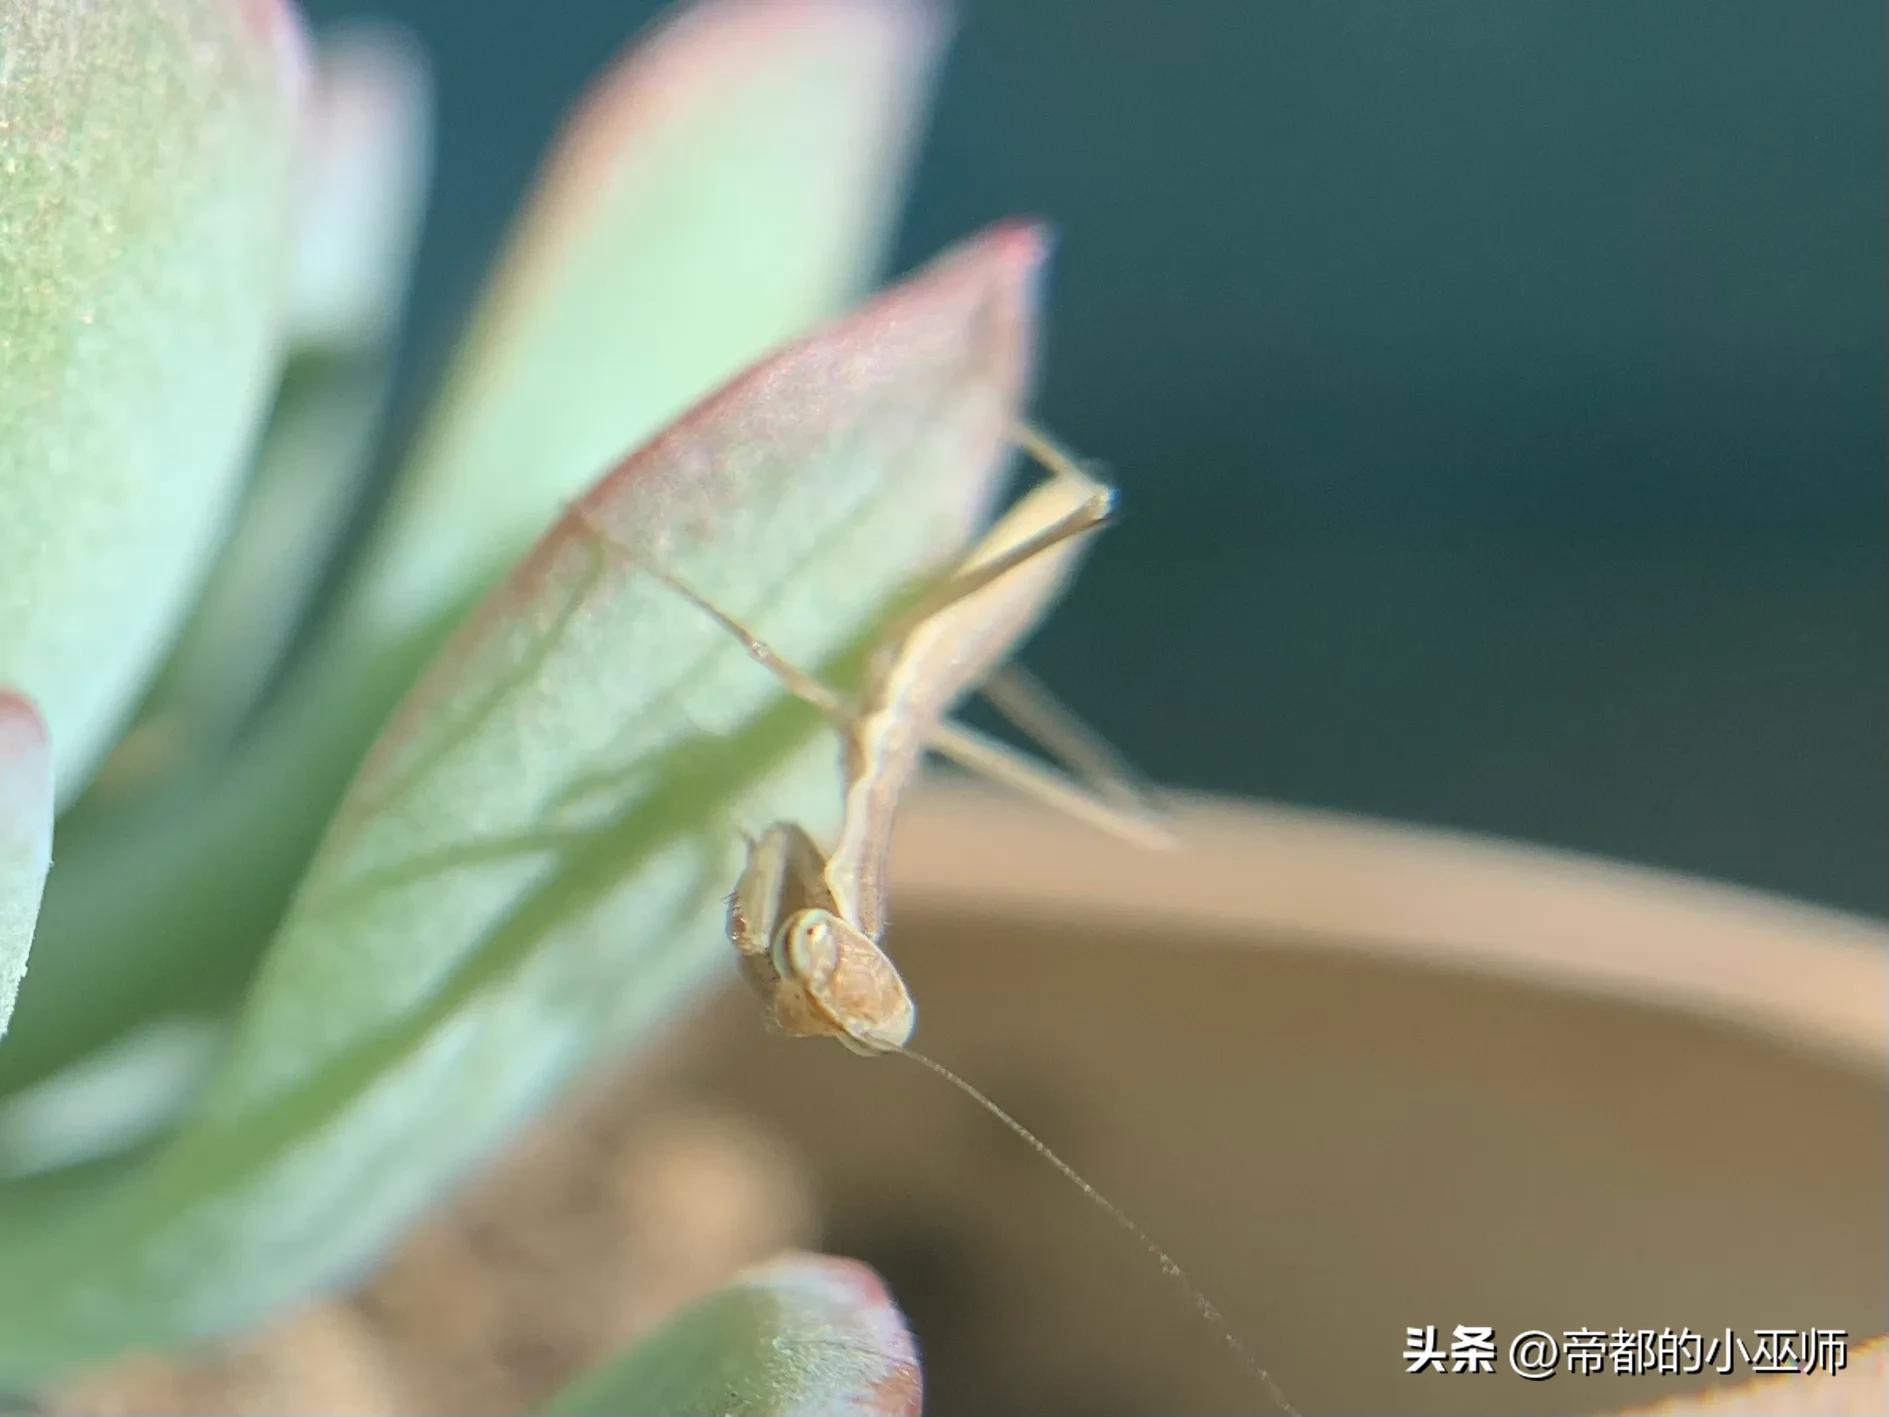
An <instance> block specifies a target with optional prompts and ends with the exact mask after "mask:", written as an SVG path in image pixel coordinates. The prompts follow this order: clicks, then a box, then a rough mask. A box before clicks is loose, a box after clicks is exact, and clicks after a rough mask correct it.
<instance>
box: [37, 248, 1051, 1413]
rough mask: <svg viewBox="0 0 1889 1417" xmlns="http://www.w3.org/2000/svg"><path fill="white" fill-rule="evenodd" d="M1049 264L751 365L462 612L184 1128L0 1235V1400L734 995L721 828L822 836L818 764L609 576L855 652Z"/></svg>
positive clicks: (951, 482)
mask: <svg viewBox="0 0 1889 1417" xmlns="http://www.w3.org/2000/svg"><path fill="white" fill-rule="evenodd" d="M1041 258H1042V240H1041V237H1040V235H1039V234H1038V233H1037V232H1035V231H1034V230H1032V229H1029V228H1024V227H1009V228H1003V229H1000V230H998V231H996V232H994V233H992V234H990V235H988V236H986V237H985V238H983V239H982V240H981V241H978V242H976V243H974V244H972V245H970V246H968V247H966V248H963V249H961V250H959V251H957V252H955V253H953V254H952V255H950V256H947V257H946V258H943V259H942V260H940V261H939V262H937V263H936V264H934V265H933V266H932V267H930V268H928V269H927V270H926V271H925V272H923V273H921V274H920V275H919V276H917V277H915V278H914V279H913V280H911V281H909V282H908V283H906V284H905V285H903V286H901V287H899V288H898V289H896V290H895V291H893V292H891V293H890V294H888V295H886V296H884V297H882V298H880V299H879V300H877V301H875V302H874V303H872V304H871V305H869V306H868V307H866V309H865V310H864V311H862V312H861V313H860V314H858V315H857V316H855V317H854V318H852V319H851V320H849V321H847V322H844V323H842V324H840V325H838V326H836V327H834V328H832V329H830V330H828V331H826V332H824V333H822V334H821V335H818V336H816V337H814V338H812V339H810V340H807V341H805V342H802V343H800V344H796V345H793V346H790V347H788V348H787V349H786V350H784V351H782V352H781V353H780V354H778V355H777V356H775V357H774V358H772V359H770V360H768V361H766V362H764V363H763V364H761V365H759V366H757V367H756V368H755V369H753V370H751V371H749V372H748V373H747V374H746V375H744V376H743V377H742V378H740V379H739V380H737V381H736V382H735V383H733V384H731V385H729V386H728V387H727V388H725V389H724V390H723V391H721V392H720V393H719V394H717V395H715V396H714V397H713V398H711V399H710V400H709V401H707V402H706V403H704V404H702V405H700V406H699V407H698V408H696V409H695V410H694V411H693V412H692V413H690V414H689V415H688V416H687V417H686V418H684V419H683V420H681V421H680V422H679V423H677V424H675V425H673V426H672V427H671V428H669V429H668V430H667V431H665V432H664V433H663V434H662V435H661V436H660V437H658V438H656V439H655V440H654V441H652V442H651V443H649V444H648V445H647V446H645V447H644V448H643V449H642V450H641V451H639V452H638V453H636V454H635V455H634V456H632V457H631V458H629V459H628V460H626V461H625V462H624V463H623V464H622V465H621V466H619V467H618V468H617V469H616V470H615V471H614V472H613V473H611V474H610V475H609V476H608V477H607V478H605V479H604V480H603V481H602V482H601V483H599V484H598V485H597V486H596V487H595V488H593V489H592V490H591V492H590V493H588V494H587V495H586V496H585V498H584V499H583V501H582V503H581V504H580V505H579V506H578V507H577V508H574V509H573V510H572V511H570V512H569V513H567V515H566V516H565V517H564V518H563V519H562V520H561V521H560V522H559V523H558V525H557V526H556V527H555V528H554V529H553V530H552V531H551V532H550V533H549V534H548V535H547V536H546V537H545V538H544V539H543V540H542V541H541V542H540V543H539V545H538V546H537V548H536V549H535V550H534V551H533V552H532V553H531V555H530V556H529V557H527V558H526V560H525V561H524V562H523V563H522V564H521V565H520V566H519V567H518V568H517V570H516V571H515V572H514V573H513V574H512V576H511V577H510V578H509V579H508V580H507V581H506V582H505V583H504V584H503V585H502V586H501V587H500V588H499V589H498V590H496V591H495V592H494V593H493V594H492V595H491V596H489V597H488V598H487V600H486V601H485V603H484V604H483V605H482V606H481V607H480V609H479V610H478V612H477V613H476V614H475V615H474V616H473V617H472V619H471V620H470V621H469V622H468V623H467V624H466V625H465V626H463V627H462V629H461V630H460V632H459V633H458V634H456V635H455V636H454V637H453V639H452V640H451V642H450V643H449V644H448V645H447V647H446V649H445V650H444V651H443V652H442V654H441V655H440V656H439V657H438V658H437V659H436V660H435V662H434V663H433V665H432V666H431V668H430V669H429V670H428V672H427V673H426V674H425V675H424V676H423V677H422V679H421V680H420V682H419V683H418V684H417V685H416V686H415V687H414V689H413V691H412V692H411V693H410V694H409V695H408V696H407V699H406V701H405V702H404V703H403V705H402V706H401V708H400V710H399V712H398V713H397V714H396V715H395V716H394V718H393V719H392V721H391V722H390V723H389V725H388V727H387V730H386V732H385V733H384V734H383V736H382V739H381V741H380V743H379V744H378V745H377V746H376V748H375V750H374V751H373V753H372V754H371V755H370V756H369V759H368V761H367V763H366V764H365V765H364V766H363V768H362V771H361V774H360V776H359V777H358V778H357V780H356V781H355V783H354V785H353V787H352V788H351V789H350V791H349V793H348V796H347V800H346V801H345V803H344V804H343V806H342V809H341V811H340V813H339V815H338V816H337V818H336V820H335V822H334V824H333V826H332V828H331V829H330V831H329V834H328V837H327V839H326V841H325V842H324V844H323V846H322V849H321V851H320V853H319V854H318V856H317V857H316V859H315V862H314V865H313V867H312V868H311V870H310V873H309V876H308V878H307V880H306V882H305V883H304V886H303V888H302V890H301V891H300V892H299V893H298V895H297V898H296V902H295V904H294V906H293V908H292V909H291V911H290V913H289V915H288V917H287V919H286V920H285V922H284V925H283V929H282V932H281V934H280V936H279V937H278V939H277V941H276V943H275V945H274V947H273V948H272V950H271V952H270V954H269V957H268V959H267V960H266V962H265V966H264V968H263V970H262V971H261V973H260V975H259V977H258V978H257V980H256V984H255V988H254V990H253V992H252V994H251V997H250V999H249V1001H248V1004H247V1006H246V1007H245V1009H244V1011H243V1014H242V1016H241V1018H240V1020H239V1028H238V1034H237V1037H236V1039H235V1042H234V1044H233V1046H232V1048H231V1050H230V1054H229V1056H228V1058H227V1060H226V1062H225V1064H224V1067H223V1069H222V1073H221V1076H220V1078H219V1079H218V1081H217V1082H216V1083H215V1084H214V1085H213V1086H212V1087H211V1089H210V1093H209V1097H208V1100H207V1104H206V1106H205V1107H204V1108H203V1109H202V1111H201V1112H200V1113H199V1114H198V1115H197V1117H196V1118H195V1119H194V1121H193V1122H192V1123H191V1124H190V1125H189V1126H187V1127H186V1128H185V1129H184V1131H182V1132H181V1133H180V1134H179V1135H178V1137H177V1138H176V1140H175V1141H174V1142H172V1143H171V1144H170V1146H169V1147H168V1148H167V1149H166V1150H165V1151H164V1152H162V1153H161V1154H159V1155H158V1156H157V1157H156V1158H155V1159H154V1160H153V1161H152V1162H150V1163H149V1164H148V1165H146V1166H145V1167H143V1168H141V1169H139V1170H137V1171H135V1172H133V1173H132V1174H131V1175H130V1176H129V1177H128V1178H127V1179H126V1180H125V1181H124V1182H123V1183H122V1184H121V1185H120V1186H119V1188H118V1189H117V1190H116V1191H115V1192H114V1193H112V1194H111V1195H110V1196H109V1197H107V1198H106V1199H104V1200H102V1201H100V1202H99V1203H96V1204H91V1205H86V1206H82V1207H75V1208H73V1209H72V1210H71V1211H69V1212H68V1213H66V1214H64V1215H61V1216H56V1217H49V1216H47V1214H46V1213H45V1212H44V1211H43V1210H41V1209H38V1208H36V1207H29V1208H28V1209H27V1210H26V1211H24V1212H22V1213H21V1214H20V1215H18V1216H16V1215H14V1214H12V1213H9V1212H6V1211H4V1210H0V1253H4V1254H5V1256H6V1263H5V1265H4V1266H0V1381H8V1380H13V1381H20V1380H32V1379H34V1378H36V1377H38V1376H40V1375H43V1374H44V1373H45V1372H46V1371H47V1370H48V1369H49V1368H52V1367H55V1366H58V1365H64V1364H70V1363H75V1362H78V1361H81V1360H86V1359H91V1358H96V1357H99V1356H103V1355H105V1354H107V1353H109V1352H111V1351H113V1350H115V1349H117V1348H119V1347H121V1346H124V1345H126V1344H129V1343H133V1342H144V1341H153V1340H156V1341H173V1340H177V1339H182V1338H186V1337H190V1336H193V1335H197V1334H201V1333H206V1332H210V1331H214V1330H217V1329H220V1328H223V1327H226V1326H228V1325H231V1324H234V1323H238V1322H249V1321H252V1320H253V1319H254V1317H255V1315H256V1314H257V1312H258V1310H259V1309H263V1308H266V1307H268V1306H272V1305H275V1304H279V1303H281V1302H284V1301H287V1300H290V1299H293V1298H295V1297H297V1296H298V1295H301V1294H303V1293H306V1292H307V1291H308V1290H309V1289H310V1288H311V1287H315V1286H318V1285H321V1284H326V1283H331V1282H335V1281H338V1280H341V1279H344V1278H346V1277H347V1276H348V1275H349V1274H351V1273H353V1272H354V1271H355V1270H357V1269H358V1268H359V1267H360V1266H361V1265H362V1264H364V1263H366V1262H367V1261H368V1260H369V1259H370V1257H371V1256H373V1255H374V1254H375V1253H377V1252H378V1251H379V1250H380V1249H381V1248H382V1247H383V1246H384V1245H386V1244H387V1243H388V1242H389V1240H390V1239H391V1238H392V1237H393V1235H394V1234H395V1233H396V1231H397V1230H398V1228H399V1227H400V1226H401V1225H402V1224H404V1223H405V1222H406V1221H407V1220H408V1219H409V1218H410V1217H411V1216H413V1215H414V1214H415V1213H416V1212H417V1211H418V1210H419V1209H420V1208H421V1207H423V1206H424V1205H425V1204H427V1202H428V1201H430V1200H431V1199H432V1198H433V1197H434V1196H436V1195H437V1194H438V1193H439V1191H440V1190H441V1189H442V1188H443V1187H445V1186H446V1185H448V1184H449V1183H450V1182H451V1181H452V1180H453V1179H454V1178H455V1177H457V1176H458V1175H460V1174H461V1173H462V1172H463V1170H464V1169H465V1168H466V1166H467V1165H469V1164H470V1163H471V1162H473V1161H474V1160H476V1159H477V1158H478V1157H480V1156H481V1155H483V1154H484V1153H486V1152H487V1151H488V1150H489V1148H490V1147H491V1146H492V1145H493V1144H494V1143H495V1142H497V1141H498V1140H499V1139H500V1138H501V1137H502V1136H503V1135H504V1134H505V1132H506V1131H507V1130H508V1129H509V1128H510V1127H511V1126H513V1125H514V1124H515V1123H516V1122H518V1121H519V1120H520V1119H521V1118H523V1117H524V1116H525V1115H527V1114H528V1113H529V1112H530V1111H531V1110H532V1109H533V1108H534V1107H535V1106H536V1105H537V1104H538V1103H539V1102H540V1101H541V1100H542V1099H544V1098H545V1097H546V1095H547V1094H548V1093H549V1092H550V1091H551V1090H552V1089H553V1088H554V1087H555V1086H556V1084H557V1083H558V1082H559V1081H560V1080H561V1079H562V1078H563V1077H565V1076H566V1075H567V1074H568V1073H569V1072H570V1071H571V1069H572V1068H574V1067H576V1066H577V1065H579V1064H581V1063H582V1062H584V1061H585V1060H586V1059H587V1058H588V1057H589V1056H590V1055H591V1054H592V1053H593V1052H594V1051H595V1050H596V1049H597V1048H598V1047H600V1046H603V1045H606V1044H621V1043H626V1042H628V1043H635V1042H638V1041H641V1040H643V1039H645V1038H647V1037H648V1036H649V1035H650V1033H651V1031H652V1030H653V1029H654V1028H655V1027H657V1026H659V1025H667V1024H673V1023H674V1022H675V1021H676V1020H677V1019H678V1017H679V1015H680V1011H681V1010H682V1009H683V1008H684V1007H685V1006H686V1004H687V1003H688V1002H689V1000H690V999H691V997H692V996H693V995H694V994H696V993H697V992H698V991H700V990H701V989H702V988H703V987H705V986H706V985H707V983H709V982H710V981H711V980H712V979H714V978H715V977H717V976H719V975H722V974H723V973H724V971H725V970H726V968H727V945H726V943H725V941H724V940H723V939H722V935H721V930H722V919H721V917H722V898H723V895H724V893H725V892H726V891H727V889H728V885H729V882H730V881H731V880H732V879H733V876H734V872H735V870H736V868H737V866H738V863H739V857H740V839H739V835H738V832H737V827H738V826H739V825H742V824H747V825H757V824H761V823H765V822H766V821H768V820H771V819H773V818H775V817H777V816H786V815H791V816H793V817H796V818H799V819H801V820H804V821H807V822H808V823H809V824H811V825H812V826H813V827H814V828H816V829H820V828H822V827H824V826H825V825H826V824H828V823H830V822H831V820H832V819H833V817H834V816H835V815H836V810H837V806H838V790H837V785H836V781H835V762H836V759H837V756H838V749H837V745H836V744H835V742H834V741H833V739H832V735H831V733H830V732H829V731H828V730H827V729H826V728H825V726H824V725H823V724H822V723H821V722H820V720H819V719H818V717H817V715H815V714H814V713H813V712H812V711H811V710H808V709H805V708H804V707H803V706H801V705H799V704H797V703H794V702H791V701H787V700H785V699H784V698H783V696H782V695H781V693H780V692H779V691H778V690H777V688H776V687H775V685H774V683H773V681H772V680H771V679H770V678H769V676H767V674H766V673H765V672H764V671H762V670H760V669H759V668H758V667H757V666H755V665H754V664H752V663H751V662H750V661H749V660H748V659H747V657H746V656H745V655H744V654H743V653H742V651H741V650H740V648H739V647H738V646H736V645H734V644H733V643H732V642H731V641H730V639H729V637H728V636H727V635H726V634H725V632H723V631H722V630H721V629H720V628H719V627H717V626H715V625H714V624H712V623H711V622H710V621H709V620H708V619H707V617H705V616H704V615H703V614H702V613H701V612H700V611H699V610H697V609H696V608H695V607H693V606H690V605H688V604H686V603H685V602H684V601H683V600H682V599H681V598H680V597H679V596H677V595H676V594H675V593H674V592H673V591H672V590H670V589H668V588H667V587H665V586H664V585H662V584H661V583H660V582H658V581H657V580H655V579H654V578H653V577H651V576H649V575H648V574H646V573H645V572H644V571H642V570H639V569H638V568H637V565H636V561H635V558H637V557H644V558H649V559H659V560H660V562H661V564H662V565H664V566H665V567H667V568H669V569H671V570H673V571H674V572H676V573H677V574H679V575H681V576H683V577H684V578H686V579H687V580H689V581H690V582H691V583H692V584H694V585H695V586H697V587H698V588H699V589H700V590H701V591H702V592H703V593H704V594H707V595H709V596H711V597H713V598H714V599H715V600H716V601H717V603H719V604H721V605H723V606H725V607H727V608H728V609H729V610H730V611H731V612H732V613H734V614H737V615H741V616H746V617H749V618H751V619H752V620H753V622H754V623H755V625H756V626H757V628H758V629H759V630H760V631H761V633H763V634H765V635H767V636H768V637H769V638H770V639H771V640H773V641H774V642H775V643H777V644H778V645H780V646H781V648H782V649H783V651H784V652H786V653H788V654H790V655H792V656H795V657H797V658H799V659H801V660H803V661H804V662H808V663H811V664H815V665H826V666H829V667H831V666H832V665H833V664H834V663H835V662H836V660H837V661H844V662H850V660H851V658H852V657H853V656H856V655H857V654H858V653H859V652H860V651H861V649H862V648H863V646H864V644H865V643H866V642H867V641H868V640H869V638H870V635H871V632H872V629H873V627H874V626H875V625H877V624H878V623H880V622H881V621H882V620H883V618H884V617H885V616H886V615H887V614H888V613H890V609H891V607H892V605H893V604H894V603H895V601H896V599H897V597H898V596H899V595H900V594H901V593H902V592H903V591H904V590H905V589H906V588H907V586H908V583H909V582H910V581H911V580H912V578H913V577H915V576H917V575H919V574H921V573H930V572H932V571H935V570H936V569H937V568H938V567H939V566H940V565H941V564H942V563H943V562H945V561H946V560H947V559H949V558H950V557H951V556H953V555H954V554H955V553H956V552H957V551H958V550H959V549H960V548H961V546H962V544H963V542H964V540H965V539H966V538H967V537H968V536H969V534H970V532H971V531H972V529H973V528H974V526H975V525H976V524H977V522H978V521H979V520H980V519H981V517H982V514H983V512H984V509H985V507H986V504H987V502H988V500H989V497H990V495H991V492H992V483H993V479H994V476H995V474H996V472H997V470H998V468H999V467H1000V466H1001V464H1002V463H1003V461H1004V455H1005V450H1006V446H1007V443H1006V437H1007V430H1008V425H1009V421H1010V420H1011V419H1012V418H1013V417H1014V416H1015V413H1016V410H1017V407H1018V403H1019V400H1020V398H1021V393H1022V388H1023V383H1024V378H1025V366H1026V363H1027V353H1028V348H1029V344H1030V337H1031V317H1032V312H1033V308H1034V301H1033V294H1034V286H1035V278H1036V273H1037V268H1038V266H1039V264H1040V261H1041ZM606 538H607V540H606ZM623 548H629V550H628V551H627V552H626V551H625V550H624V549H623ZM758 1026H759V1023H758V1020H757V1027H758Z"/></svg>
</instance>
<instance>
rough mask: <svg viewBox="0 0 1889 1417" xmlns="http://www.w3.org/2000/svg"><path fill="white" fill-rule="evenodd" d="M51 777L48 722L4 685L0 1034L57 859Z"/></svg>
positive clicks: (0, 710) (0, 725)
mask: <svg viewBox="0 0 1889 1417" xmlns="http://www.w3.org/2000/svg"><path fill="white" fill-rule="evenodd" d="M52 781H53V780H52V754H51V750H50V749H49V748H48V746H47V743H46V725H45V724H44V723H42V722H40V717H39V713H38V711H37V710H36V709H34V707H33V705H32V704H31V703H29V702H28V701H27V700H25V699H23V698H21V697H20V696H19V695H18V694H15V693H10V692H8V691H7V690H5V689H0V1038H3V1037H4V1036H5V1034H6V1031H7V1020H8V1019H9V1018H10V1017H12V1014H13V1000H14V996H15V995H16V994H18V992H19V988H20V976H21V975H23V974H25V973H26V956H27V952H28V951H29V950H31V949H32V947H33V923H34V922H35V921H36V920H37V919H38V918H39V897H40V891H41V890H42V888H43V887H44V886H45V884H46V868H47V867H48V866H49V865H50V864H51V863H52V804H53V786H52Z"/></svg>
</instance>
